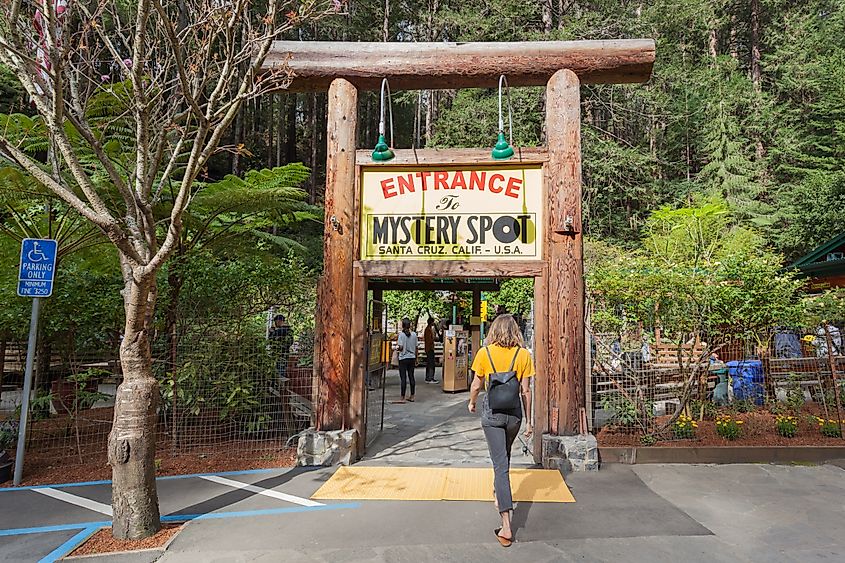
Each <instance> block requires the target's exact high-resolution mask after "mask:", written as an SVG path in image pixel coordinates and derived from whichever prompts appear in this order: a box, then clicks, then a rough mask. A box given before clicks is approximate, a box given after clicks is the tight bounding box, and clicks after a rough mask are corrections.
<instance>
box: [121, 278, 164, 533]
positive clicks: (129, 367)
mask: <svg viewBox="0 0 845 563" xmlns="http://www.w3.org/2000/svg"><path fill="white" fill-rule="evenodd" d="M154 280H155V279H154V278H149V277H147V278H142V279H141V280H138V281H133V280H130V281H129V282H128V283H127V284H126V288H125V290H124V291H125V294H124V308H125V310H126V323H125V326H124V334H123V340H122V342H121V343H120V362H121V365H122V367H123V383H121V384H120V386H119V387H118V388H117V395H116V396H115V405H114V424H113V426H112V431H111V433H110V434H109V441H108V460H109V464H110V465H111V466H112V483H113V484H112V510H113V512H114V518H113V522H112V533H113V534H114V535H115V537H120V538H130V539H136V538H142V537H146V536H148V535H150V534H151V533H155V531H157V530H158V529H159V528H160V527H161V525H160V517H159V510H158V494H157V492H156V485H155V470H154V468H155V451H156V441H155V430H156V418H157V411H156V407H157V403H158V396H159V395H158V382H157V381H156V379H155V377H154V376H153V372H152V355H151V353H150V335H149V323H148V319H149V318H151V313H152V310H153V309H154V307H155V301H154V300H153V295H154V294H155V291H154V288H153V285H154ZM150 467H153V471H149V468H150Z"/></svg>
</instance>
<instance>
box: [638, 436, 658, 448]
mask: <svg viewBox="0 0 845 563" xmlns="http://www.w3.org/2000/svg"><path fill="white" fill-rule="evenodd" d="M640 443H641V444H642V445H644V446H653V445H654V444H656V443H657V436H655V435H654V434H643V435H642V436H640Z"/></svg>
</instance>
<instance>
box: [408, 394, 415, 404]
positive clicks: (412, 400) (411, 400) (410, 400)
mask: <svg viewBox="0 0 845 563" xmlns="http://www.w3.org/2000/svg"><path fill="white" fill-rule="evenodd" d="M408 402H409V403H413V402H414V396H413V395H411V396H410V397H408Z"/></svg>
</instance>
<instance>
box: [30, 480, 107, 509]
mask: <svg viewBox="0 0 845 563" xmlns="http://www.w3.org/2000/svg"><path fill="white" fill-rule="evenodd" d="M32 492H34V493H38V494H41V495H46V496H48V497H52V498H54V499H58V500H61V501H64V502H69V503H70V504H75V505H76V506H81V507H82V508H87V509H88V510H93V511H95V512H100V513H102V514H106V515H107V516H111V515H112V511H111V506H109V505H108V504H103V503H101V502H97V501H96V500H91V499H88V498H84V497H79V496H76V495H72V494H70V493H66V492H64V491H60V490H58V489H51V488H49V487H46V488H43V489H32Z"/></svg>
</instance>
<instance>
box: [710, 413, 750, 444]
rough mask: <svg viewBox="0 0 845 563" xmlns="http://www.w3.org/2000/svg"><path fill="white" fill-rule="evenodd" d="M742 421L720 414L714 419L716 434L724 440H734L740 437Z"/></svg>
mask: <svg viewBox="0 0 845 563" xmlns="http://www.w3.org/2000/svg"><path fill="white" fill-rule="evenodd" d="M743 424H745V422H744V421H742V420H738V419H736V418H734V417H732V416H731V415H729V414H722V415H719V416H718V417H717V418H716V433H717V434H718V435H719V436H721V437H722V438H725V439H726V440H736V439H737V438H739V437H740V436H741V435H742V425H743Z"/></svg>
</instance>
